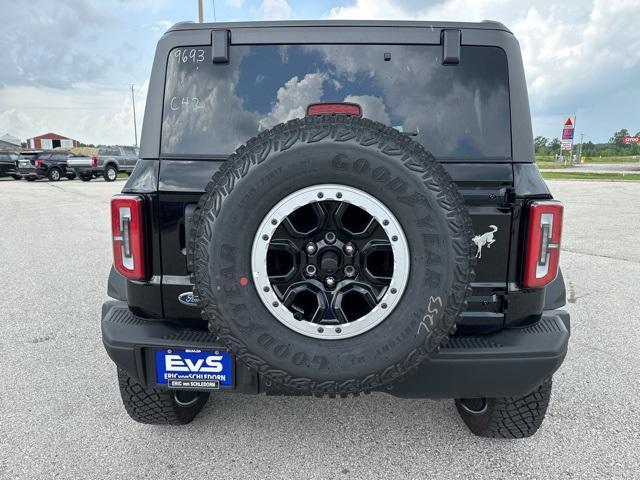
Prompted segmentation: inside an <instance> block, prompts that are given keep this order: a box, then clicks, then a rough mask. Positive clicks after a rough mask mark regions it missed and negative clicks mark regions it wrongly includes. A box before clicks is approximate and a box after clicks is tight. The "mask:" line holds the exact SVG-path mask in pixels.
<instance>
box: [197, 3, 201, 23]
mask: <svg viewBox="0 0 640 480" xmlns="http://www.w3.org/2000/svg"><path fill="white" fill-rule="evenodd" d="M198 23H202V0H198Z"/></svg>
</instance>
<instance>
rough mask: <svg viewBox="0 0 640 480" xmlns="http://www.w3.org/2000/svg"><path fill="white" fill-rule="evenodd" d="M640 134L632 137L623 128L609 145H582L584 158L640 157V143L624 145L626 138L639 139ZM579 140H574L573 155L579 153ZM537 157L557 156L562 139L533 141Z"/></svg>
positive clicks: (591, 143)
mask: <svg viewBox="0 0 640 480" xmlns="http://www.w3.org/2000/svg"><path fill="white" fill-rule="evenodd" d="M638 136H640V132H637V133H636V134H635V135H631V133H630V132H629V130H627V129H626V128H623V129H622V130H618V131H617V132H615V133H614V134H613V136H612V137H611V138H610V139H609V141H608V142H607V143H593V142H591V141H588V142H584V143H583V144H582V156H584V157H618V156H627V155H640V143H624V142H623V140H622V139H623V138H624V137H638ZM579 143H580V142H579V139H578V141H576V139H574V144H573V153H576V152H577V147H578V144H579ZM533 144H534V146H535V149H536V155H542V156H544V155H556V154H559V153H560V139H559V138H553V139H551V140H550V139H548V138H547V137H542V136H537V137H536V138H535V139H534V140H533Z"/></svg>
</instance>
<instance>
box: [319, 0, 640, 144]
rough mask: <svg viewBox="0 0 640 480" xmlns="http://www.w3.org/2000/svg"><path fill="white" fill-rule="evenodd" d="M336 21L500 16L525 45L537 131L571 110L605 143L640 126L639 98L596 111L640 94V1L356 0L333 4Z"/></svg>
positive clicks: (555, 129) (589, 133) (547, 129)
mask: <svg viewBox="0 0 640 480" xmlns="http://www.w3.org/2000/svg"><path fill="white" fill-rule="evenodd" d="M329 18H334V19H407V20H433V21H436V20H437V21H481V20H484V19H492V20H498V21H500V22H502V23H504V24H505V25H506V26H507V27H509V28H510V29H511V30H512V31H513V32H514V34H515V36H516V38H517V39H518V40H519V42H520V45H521V48H522V55H523V60H524V64H525V71H526V75H527V81H528V87H529V96H530V99H531V107H532V112H533V116H534V129H535V130H536V133H543V134H545V135H552V136H557V135H558V134H559V133H560V132H559V130H560V127H559V125H560V123H559V122H560V121H561V119H562V117H563V116H564V115H567V114H572V113H576V114H577V115H578V117H579V121H580V120H581V121H582V124H581V126H580V127H579V128H580V130H582V129H585V130H584V131H586V132H587V137H591V138H595V139H596V140H600V141H605V140H606V139H607V138H608V137H609V135H610V134H611V133H612V132H613V130H615V129H619V128H623V127H628V128H629V129H631V130H634V131H635V130H638V129H640V118H639V117H638V115H637V102H636V103H635V105H636V106H635V107H634V106H632V105H631V104H630V103H628V102H624V101H621V102H620V103H619V104H618V107H619V108H618V109H617V115H616V116H615V117H613V118H603V117H602V116H599V115H597V114H593V115H589V112H591V113H594V111H599V110H611V109H610V108H609V107H610V106H611V105H610V102H611V101H612V100H613V99H614V98H617V97H620V95H617V93H619V92H620V91H624V92H626V95H627V96H628V97H629V98H634V97H635V98H638V97H639V96H640V81H638V80H639V79H640V35H638V33H637V21H638V18H640V1H639V0H617V1H615V2H613V1H606V0H594V1H593V2H584V1H582V0H565V1H563V2H557V1H551V0H542V1H534V0H528V1H522V2H517V3H516V2H512V1H508V0H485V1H477V0H449V1H445V2H442V3H437V4H435V5H434V4H431V5H425V3H424V2H421V1H418V0H357V1H356V3H355V5H353V6H351V7H336V8H333V9H331V11H330V12H329ZM614 93H615V94H616V95H614ZM550 117H551V118H553V119H554V120H553V121H550ZM538 120H539V121H538ZM552 124H554V125H555V124H557V125H558V126H557V127H553V128H552V129H551V128H550V125H552Z"/></svg>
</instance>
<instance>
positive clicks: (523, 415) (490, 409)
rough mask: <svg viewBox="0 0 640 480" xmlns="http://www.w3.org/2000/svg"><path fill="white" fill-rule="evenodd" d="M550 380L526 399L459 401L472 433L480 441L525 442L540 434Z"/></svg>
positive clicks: (546, 405) (465, 420)
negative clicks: (482, 439)
mask: <svg viewBox="0 0 640 480" xmlns="http://www.w3.org/2000/svg"><path fill="white" fill-rule="evenodd" d="M551 383H552V382H551V378H549V379H547V380H545V381H544V382H543V383H542V385H540V386H539V387H538V388H537V389H536V390H534V391H533V392H531V393H530V394H528V395H525V396H524V397H505V398H472V399H457V400H456V408H457V409H458V413H459V414H460V416H461V417H462V420H463V421H464V423H465V424H466V425H467V427H469V430H471V432H473V433H474V434H475V435H478V436H480V437H492V438H526V437H530V436H531V435H533V434H534V433H536V432H537V431H538V428H540V425H542V421H543V420H544V416H545V414H546V412H547V407H548V406H549V399H550V398H551Z"/></svg>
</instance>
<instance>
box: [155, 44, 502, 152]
mask: <svg viewBox="0 0 640 480" xmlns="http://www.w3.org/2000/svg"><path fill="white" fill-rule="evenodd" d="M441 55H442V47H441V46H439V45H256V46H231V47H230V62H229V63H228V64H214V63H212V62H211V48H210V47H188V48H177V49H174V50H172V51H171V52H170V54H169V59H168V65H167V77H166V83H165V97H164V113H163V123H162V142H161V150H162V153H163V154H168V155H171V154H178V155H228V154H230V153H231V152H233V150H234V149H235V148H236V147H238V146H239V145H241V144H242V143H244V142H246V141H247V140H248V139H249V138H251V137H253V136H255V135H256V134H257V133H259V132H260V131H261V130H264V129H268V128H271V127H273V126H274V125H277V124H279V123H281V122H285V121H287V120H291V119H294V118H299V117H303V116H304V115H305V111H306V107H307V106H308V105H309V104H312V103H318V102H353V103H357V104H359V105H360V106H361V107H362V111H363V115H364V116H365V117H367V118H371V119H373V120H377V121H379V122H382V123H384V124H386V125H388V126H391V127H394V128H396V129H398V130H400V131H402V132H404V133H406V134H408V135H411V136H412V138H414V139H415V140H417V141H418V142H420V143H422V144H423V145H424V146H425V148H427V149H428V150H430V151H431V152H432V153H433V154H434V155H435V156H436V157H438V158H459V159H469V158H496V159H503V158H510V157H511V133H510V116H509V87H508V75H507V60H506V55H505V53H504V51H503V50H501V49H499V48H496V47H478V46H463V47H462V54H461V61H460V64H459V65H442V59H441Z"/></svg>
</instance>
